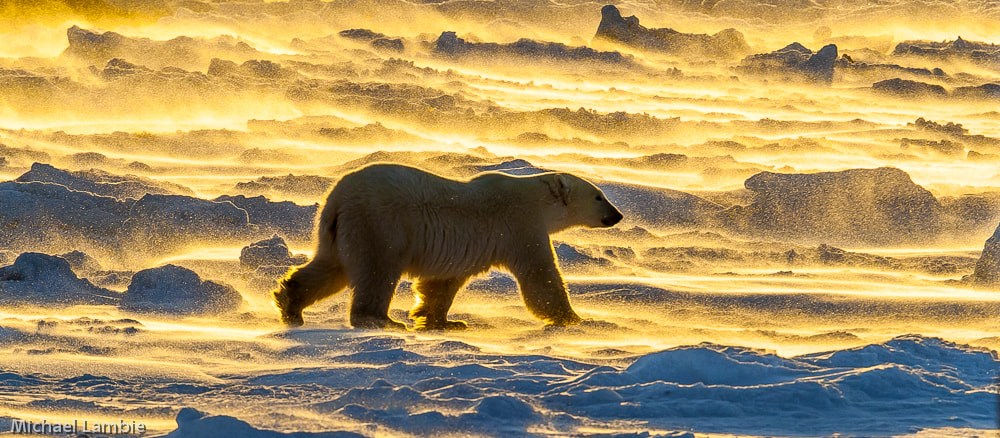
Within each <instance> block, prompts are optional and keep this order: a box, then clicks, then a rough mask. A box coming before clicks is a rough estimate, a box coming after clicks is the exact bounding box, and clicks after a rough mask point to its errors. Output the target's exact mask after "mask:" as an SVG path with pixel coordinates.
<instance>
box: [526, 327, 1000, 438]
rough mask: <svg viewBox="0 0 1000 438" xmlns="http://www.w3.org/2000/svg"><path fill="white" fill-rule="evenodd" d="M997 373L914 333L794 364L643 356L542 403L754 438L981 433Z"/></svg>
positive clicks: (750, 354) (988, 359)
mask: <svg viewBox="0 0 1000 438" xmlns="http://www.w3.org/2000/svg"><path fill="white" fill-rule="evenodd" d="M998 369H1000V361H998V359H997V356H996V353H995V352H989V351H985V350H977V349H973V348H970V347H965V346H960V345H956V344H952V343H949V342H945V341H942V340H940V339H937V338H923V337H919V336H903V337H899V338H896V339H893V340H891V341H889V342H886V343H884V344H878V345H869V346H866V347H861V348H855V349H850V350H843V351H838V352H833V353H827V354H813V355H805V356H799V357H795V358H781V357H778V356H774V355H770V354H764V353H761V352H757V351H753V350H748V349H744V348H737V347H722V346H717V345H701V346H698V347H681V348H675V349H671V350H667V351H662V352H658V353H652V354H649V355H645V356H643V357H640V358H639V359H638V360H636V361H635V362H634V363H633V364H632V365H631V366H629V367H628V368H626V369H624V370H608V369H596V370H594V371H593V372H590V373H587V374H585V375H583V376H581V377H580V378H578V379H576V380H575V381H573V382H571V383H569V384H567V385H566V386H565V387H563V388H562V390H561V391H552V392H551V393H550V394H549V395H545V396H544V400H545V406H546V407H547V408H549V409H553V410H563V411H566V412H568V413H570V414H573V415H582V416H587V417H590V418H597V419H605V420H614V419H622V418H633V419H648V420H649V421H650V422H651V423H655V424H661V423H662V424H663V425H664V426H668V425H670V426H675V427H676V426H681V425H685V424H694V423H696V422H699V421H700V420H699V419H704V418H712V417H714V418H718V419H720V421H718V422H716V423H715V424H713V425H708V424H706V425H707V426H708V427H707V428H706V427H704V426H703V427H701V428H700V430H702V431H704V432H722V431H723V430H726V429H727V426H724V424H726V421H725V420H724V419H726V418H732V419H737V418H738V419H739V421H741V422H742V423H741V426H740V430H741V431H743V432H746V433H752V434H755V435H756V434H764V435H770V434H780V433H781V432H780V430H781V428H780V426H776V425H777V424H780V423H781V422H783V421H788V420H790V419H793V418H795V419H797V420H796V421H799V425H798V427H799V428H800V430H809V431H810V432H811V433H815V434H817V435H826V434H833V433H848V434H850V433H859V434H876V435H883V434H898V433H907V432H909V431H911V429H910V428H911V427H916V428H918V429H919V428H924V427H927V428H937V427H949V426H954V427H972V428H979V429H988V428H991V427H994V426H995V422H996V412H995V410H996V396H995V394H994V392H995V390H996V383H995V382H996V379H997V377H998ZM619 397H620V398H621V400H619ZM622 400H625V401H629V402H628V403H622ZM929 410H930V411H933V412H935V414H934V415H932V416H928V415H927V412H928V411H929ZM866 413H867V414H866ZM872 413H877V414H872ZM844 418H851V419H852V423H851V424H850V425H845V424H844V422H843V419H844ZM890 418H891V419H892V420H891V421H887V420H886V419H890ZM730 430H732V429H730Z"/></svg>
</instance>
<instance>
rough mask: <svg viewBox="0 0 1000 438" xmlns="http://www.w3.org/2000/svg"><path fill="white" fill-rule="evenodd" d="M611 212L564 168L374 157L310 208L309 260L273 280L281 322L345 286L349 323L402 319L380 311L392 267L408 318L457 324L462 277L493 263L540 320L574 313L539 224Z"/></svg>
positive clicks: (609, 220) (591, 219)
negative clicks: (437, 164) (314, 212)
mask: <svg viewBox="0 0 1000 438" xmlns="http://www.w3.org/2000/svg"><path fill="white" fill-rule="evenodd" d="M620 219H621V213H619V212H618V210H617V209H615V207H614V206H612V205H611V204H610V203H609V202H608V201H607V200H605V199H604V198H603V193H601V191H600V189H598V188H597V187H595V186H594V185H593V184H590V183H589V182H587V181H584V180H583V179H580V178H578V177H576V176H573V175H570V174H565V173H546V174H541V175H534V176H528V177H515V176H510V175H505V174H500V173H484V174H480V175H477V176H476V177H474V178H472V179H471V180H468V181H458V180H453V179H448V178H444V177H441V176H438V175H435V174H432V173H428V172H425V171H422V170H419V169H416V168H413V167H408V166H402V165H395V164H374V165H370V166H367V167H364V168H362V169H359V170H357V171H355V172H353V173H350V174H348V175H345V176H344V177H343V178H342V179H341V180H340V181H339V182H338V183H337V185H336V187H334V189H333V191H332V192H331V193H330V195H329V196H328V197H327V200H326V205H325V206H324V208H323V211H322V213H321V214H320V220H319V236H318V238H319V246H318V248H317V251H316V254H315V256H314V257H313V260H312V261H311V262H310V263H309V264H307V265H305V266H303V267H301V268H299V269H297V270H296V271H294V272H293V273H292V274H291V275H290V276H289V277H288V278H287V279H285V280H284V281H283V282H282V287H281V288H280V289H279V290H278V291H276V292H275V302H276V303H277V304H278V307H279V309H281V311H282V317H283V319H284V320H285V321H286V322H288V323H289V324H293V325H296V324H301V323H302V317H301V312H302V309H303V308H304V307H306V306H308V305H310V304H312V303H314V302H315V301H318V300H319V299H322V298H324V297H326V296H329V295H332V294H333V293H336V292H338V291H339V290H341V289H342V288H343V287H344V286H347V285H350V286H351V287H353V288H354V296H353V299H352V306H351V324H352V325H354V326H356V327H359V326H360V327H386V326H396V327H399V326H402V324H400V323H397V322H395V321H392V320H390V319H389V318H388V315H387V312H388V308H389V302H390V301H391V299H392V295H393V293H394V291H395V289H396V285H397V283H398V281H399V278H400V277H401V276H402V275H404V274H408V275H411V276H414V277H417V278H418V281H417V284H416V291H417V305H416V306H415V307H414V309H413V310H412V311H411V315H412V316H413V317H414V318H415V319H416V321H417V328H464V326H465V324H464V323H461V322H460V321H448V320H447V319H446V316H447V311H448V308H449V307H450V306H451V302H452V300H453V299H454V296H455V294H456V293H457V292H458V290H459V289H460V288H461V286H462V285H463V284H465V282H466V280H468V278H469V277H471V276H473V275H476V274H479V273H482V272H485V271H487V270H488V269H490V268H491V267H502V268H505V269H507V270H509V271H510V272H511V273H513V274H514V276H515V277H516V278H517V280H518V283H519V285H520V286H521V293H522V296H523V297H524V300H525V304H526V306H527V308H528V309H529V310H530V311H531V312H532V313H533V314H534V315H536V316H537V317H539V318H541V319H543V320H545V321H546V322H548V323H550V324H573V323H576V322H578V321H579V320H580V318H579V316H577V315H576V313H575V312H574V311H573V309H572V308H571V307H570V305H569V298H568V295H567V293H566V288H565V285H564V284H563V281H562V277H561V275H560V273H559V269H558V267H557V266H556V263H555V257H554V254H553V250H552V244H551V242H550V241H549V234H551V233H555V232H558V231H560V230H563V229H566V228H569V227H573V226H588V227H603V226H611V225H614V223H617V222H618V221H619V220H620Z"/></svg>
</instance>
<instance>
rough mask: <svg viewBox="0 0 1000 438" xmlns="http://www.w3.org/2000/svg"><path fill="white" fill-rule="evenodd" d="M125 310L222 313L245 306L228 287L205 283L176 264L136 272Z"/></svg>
mask: <svg viewBox="0 0 1000 438" xmlns="http://www.w3.org/2000/svg"><path fill="white" fill-rule="evenodd" d="M121 305H122V308H124V309H128V310H138V311H146V312H163V313H185V314H188V313H223V312H231V311H235V310H237V309H239V308H240V307H241V306H243V296H242V295H240V293H239V292H237V291H236V289H233V288H232V287H231V286H229V285H225V284H219V283H216V282H213V281H202V280H201V278H200V277H198V274H197V273H195V272H194V271H192V270H190V269H187V268H182V267H180V266H176V265H165V266H160V267H158V268H152V269H146V270H143V271H139V272H136V273H135V275H133V276H132V283H130V284H129V285H128V289H127V290H126V291H125V293H124V294H122V298H121Z"/></svg>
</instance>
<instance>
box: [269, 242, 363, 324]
mask: <svg viewBox="0 0 1000 438" xmlns="http://www.w3.org/2000/svg"><path fill="white" fill-rule="evenodd" d="M346 286H347V276H346V275H345V273H344V268H343V267H342V266H340V262H339V261H335V260H331V259H329V258H314V259H313V260H312V261H310V262H309V263H307V264H305V265H303V266H301V267H298V268H295V269H294V270H292V272H290V273H289V275H288V276H287V277H285V279H284V280H281V282H280V283H279V287H278V290H275V291H273V292H271V295H272V297H273V298H274V304H275V305H276V306H277V307H278V310H279V311H280V312H281V320H282V322H284V323H285V324H287V325H289V326H292V327H298V326H301V325H302V324H303V323H304V321H303V319H302V309H305V308H306V307H309V306H310V305H312V304H313V303H315V302H317V301H319V300H322V299H323V298H326V297H328V296H330V295H333V294H335V293H337V292H340V291H341V290H343V289H344V287H346Z"/></svg>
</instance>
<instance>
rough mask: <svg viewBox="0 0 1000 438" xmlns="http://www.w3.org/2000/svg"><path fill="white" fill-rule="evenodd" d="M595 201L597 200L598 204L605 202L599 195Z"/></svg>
mask: <svg viewBox="0 0 1000 438" xmlns="http://www.w3.org/2000/svg"><path fill="white" fill-rule="evenodd" d="M594 199H596V200H597V202H601V201H603V200H604V198H602V197H601V195H597V197H596V198H594Z"/></svg>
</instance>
